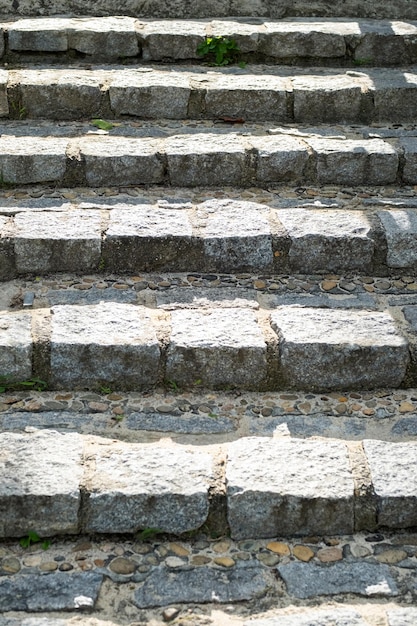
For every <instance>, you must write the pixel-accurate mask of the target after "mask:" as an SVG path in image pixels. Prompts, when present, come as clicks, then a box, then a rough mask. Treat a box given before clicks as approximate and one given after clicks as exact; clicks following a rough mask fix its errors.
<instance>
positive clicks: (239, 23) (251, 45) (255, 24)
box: [207, 18, 265, 54]
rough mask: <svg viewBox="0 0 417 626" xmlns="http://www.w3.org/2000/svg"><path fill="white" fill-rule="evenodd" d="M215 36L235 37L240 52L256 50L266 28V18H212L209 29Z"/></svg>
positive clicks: (245, 52)
mask: <svg viewBox="0 0 417 626" xmlns="http://www.w3.org/2000/svg"><path fill="white" fill-rule="evenodd" d="M207 30H208V32H209V33H210V34H211V35H212V36H214V37H226V38H228V39H233V40H234V41H235V42H236V44H237V46H238V48H239V50H240V52H241V53H242V54H247V53H248V52H256V51H257V49H258V43H259V34H260V33H261V32H263V31H264V30H265V26H264V20H263V19H255V20H234V19H233V18H229V19H227V20H216V19H214V20H212V21H211V22H210V26H209V28H208V29H207Z"/></svg>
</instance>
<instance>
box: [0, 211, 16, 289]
mask: <svg viewBox="0 0 417 626" xmlns="http://www.w3.org/2000/svg"><path fill="white" fill-rule="evenodd" d="M13 237H14V225H13V220H12V218H9V217H3V216H0V280H11V279H12V278H14V276H15V274H16V262H15V254H14V239H13Z"/></svg>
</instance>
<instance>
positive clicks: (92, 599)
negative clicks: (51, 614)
mask: <svg viewBox="0 0 417 626" xmlns="http://www.w3.org/2000/svg"><path fill="white" fill-rule="evenodd" d="M102 581H103V576H102V575H101V574H98V573H96V572H83V573H80V574H78V573H76V574H71V575H68V574H48V575H44V576H39V575H36V574H34V575H25V576H16V577H13V578H6V579H2V580H0V611H2V612H6V611H33V612H41V611H74V610H79V611H82V610H91V609H92V608H93V607H94V605H95V603H96V601H97V597H98V594H99V591H100V587H101V583H102ZM25 622H26V620H23V622H21V623H23V624H25ZM54 624H59V621H58V622H55V621H54Z"/></svg>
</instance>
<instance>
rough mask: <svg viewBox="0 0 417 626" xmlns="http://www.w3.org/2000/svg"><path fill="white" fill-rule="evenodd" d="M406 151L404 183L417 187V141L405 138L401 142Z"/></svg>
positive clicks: (412, 138)
mask: <svg viewBox="0 0 417 626" xmlns="http://www.w3.org/2000/svg"><path fill="white" fill-rule="evenodd" d="M400 146H401V147H402V149H403V151H404V160H405V163H404V170H403V181H404V182H405V183H410V184H412V185H415V184H416V183H417V139H416V138H414V137H404V138H403V139H401V140H400Z"/></svg>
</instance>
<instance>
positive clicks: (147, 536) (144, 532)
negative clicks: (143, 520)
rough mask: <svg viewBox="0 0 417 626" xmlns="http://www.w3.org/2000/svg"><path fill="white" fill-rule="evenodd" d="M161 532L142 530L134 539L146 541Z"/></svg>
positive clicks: (157, 529)
mask: <svg viewBox="0 0 417 626" xmlns="http://www.w3.org/2000/svg"><path fill="white" fill-rule="evenodd" d="M161 532H162V531H161V530H160V529H159V528H144V529H143V530H142V531H141V532H140V533H139V534H138V535H137V537H136V538H137V539H138V541H146V539H150V538H151V537H154V536H155V535H158V534H159V533H161Z"/></svg>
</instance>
